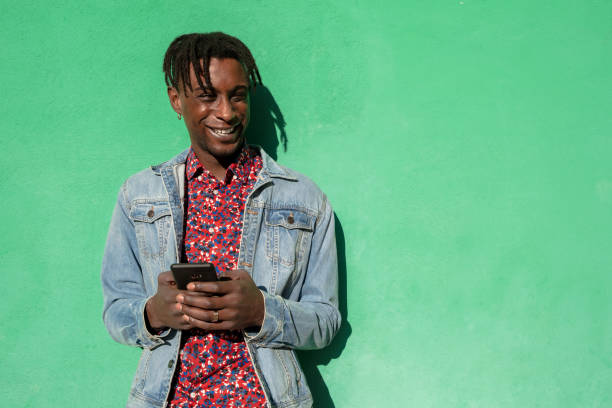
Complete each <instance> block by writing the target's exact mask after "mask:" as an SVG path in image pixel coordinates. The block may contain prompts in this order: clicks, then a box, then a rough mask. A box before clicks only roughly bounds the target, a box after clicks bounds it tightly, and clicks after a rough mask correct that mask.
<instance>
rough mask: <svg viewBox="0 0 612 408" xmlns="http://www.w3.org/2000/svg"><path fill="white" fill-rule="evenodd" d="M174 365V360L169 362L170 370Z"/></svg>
mask: <svg viewBox="0 0 612 408" xmlns="http://www.w3.org/2000/svg"><path fill="white" fill-rule="evenodd" d="M173 365H174V360H170V361H168V368H172V366H173Z"/></svg>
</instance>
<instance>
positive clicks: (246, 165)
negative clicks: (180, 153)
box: [185, 145, 257, 183]
mask: <svg viewBox="0 0 612 408" xmlns="http://www.w3.org/2000/svg"><path fill="white" fill-rule="evenodd" d="M256 155H257V152H255V151H254V150H252V149H249V148H248V147H247V146H246V145H244V146H243V147H242V149H241V150H240V154H239V155H238V157H237V159H236V160H235V161H234V162H233V163H232V164H230V166H229V167H228V168H227V171H226V173H225V180H224V182H225V183H229V182H231V181H232V178H233V177H236V178H237V179H238V180H239V181H240V182H245V181H247V179H248V176H249V172H250V169H251V166H252V164H253V158H254V157H255V156H256ZM201 173H204V174H207V175H210V177H214V176H213V175H212V174H210V173H209V171H208V170H206V169H205V168H204V166H202V163H200V160H199V159H198V156H196V154H195V152H194V151H193V148H191V147H190V148H189V153H188V155H187V161H186V166H185V174H186V176H187V180H191V179H193V178H194V177H196V176H197V175H199V174H201Z"/></svg>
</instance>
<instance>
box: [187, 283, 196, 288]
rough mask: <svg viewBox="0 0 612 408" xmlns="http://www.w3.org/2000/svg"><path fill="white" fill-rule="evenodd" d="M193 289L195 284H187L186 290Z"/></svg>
mask: <svg viewBox="0 0 612 408" xmlns="http://www.w3.org/2000/svg"><path fill="white" fill-rule="evenodd" d="M194 289H195V283H188V284H187V290H194Z"/></svg>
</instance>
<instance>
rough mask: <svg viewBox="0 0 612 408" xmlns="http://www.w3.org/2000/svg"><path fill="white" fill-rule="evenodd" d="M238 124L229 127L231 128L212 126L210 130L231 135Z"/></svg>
mask: <svg viewBox="0 0 612 408" xmlns="http://www.w3.org/2000/svg"><path fill="white" fill-rule="evenodd" d="M237 126H238V125H236V126H234V127H232V128H229V129H212V128H211V129H210V130H212V131H213V133H216V134H217V135H229V134H230V133H234V130H236V127H237Z"/></svg>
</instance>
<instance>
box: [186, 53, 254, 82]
mask: <svg viewBox="0 0 612 408" xmlns="http://www.w3.org/2000/svg"><path fill="white" fill-rule="evenodd" d="M207 68H208V73H209V75H210V79H211V82H214V81H213V79H214V77H217V76H221V75H240V76H242V77H243V78H244V80H245V81H246V82H248V77H247V69H246V66H245V65H244V64H243V63H242V62H241V61H240V60H238V59H236V58H217V57H212V58H210V60H209V61H208V67H207ZM199 71H200V72H199V73H200V79H201V80H202V82H204V84H205V83H206V80H205V66H204V61H203V60H200V66H199ZM189 77H190V80H191V82H194V81H195V82H196V83H197V79H196V69H195V67H194V66H193V64H189Z"/></svg>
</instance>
